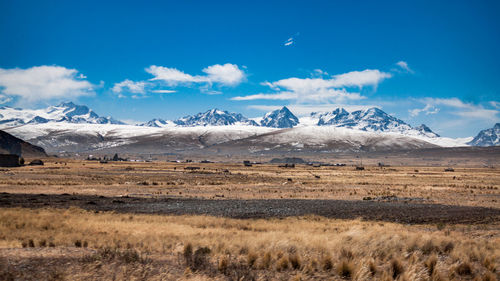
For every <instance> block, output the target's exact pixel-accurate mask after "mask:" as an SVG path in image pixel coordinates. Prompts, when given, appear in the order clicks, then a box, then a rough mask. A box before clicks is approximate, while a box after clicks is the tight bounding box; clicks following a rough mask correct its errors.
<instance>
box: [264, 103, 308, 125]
mask: <svg viewBox="0 0 500 281" xmlns="http://www.w3.org/2000/svg"><path fill="white" fill-rule="evenodd" d="M260 124H261V126H263V127H271V128H293V127H294V126H296V125H297V124H299V119H298V118H297V117H296V116H295V115H293V113H292V112H291V111H290V110H289V109H288V108H287V107H286V106H283V107H282V108H281V109H277V110H274V111H271V112H269V113H267V114H266V115H265V116H264V118H263V119H262V120H261V121H260Z"/></svg>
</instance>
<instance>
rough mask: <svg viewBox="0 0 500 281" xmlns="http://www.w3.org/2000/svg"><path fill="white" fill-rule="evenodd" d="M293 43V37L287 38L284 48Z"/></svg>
mask: <svg viewBox="0 0 500 281" xmlns="http://www.w3.org/2000/svg"><path fill="white" fill-rule="evenodd" d="M293 43H294V40H293V37H290V38H288V39H287V40H286V41H285V43H283V45H284V46H290V45H292V44H293Z"/></svg>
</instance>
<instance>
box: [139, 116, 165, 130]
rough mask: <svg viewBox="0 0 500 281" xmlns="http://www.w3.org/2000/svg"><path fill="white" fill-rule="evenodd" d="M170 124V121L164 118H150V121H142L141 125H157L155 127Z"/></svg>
mask: <svg viewBox="0 0 500 281" xmlns="http://www.w3.org/2000/svg"><path fill="white" fill-rule="evenodd" d="M167 125H168V121H165V120H163V119H159V118H155V119H152V120H149V121H148V122H145V123H141V124H139V126H143V127H155V128H162V127H165V126H167Z"/></svg>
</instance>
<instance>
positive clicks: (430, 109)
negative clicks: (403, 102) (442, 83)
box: [408, 104, 439, 117]
mask: <svg viewBox="0 0 500 281" xmlns="http://www.w3.org/2000/svg"><path fill="white" fill-rule="evenodd" d="M408 112H409V113H410V116H411V117H416V116H418V115H419V114H420V113H422V112H424V113H425V115H431V114H436V113H438V112H439V108H437V107H435V106H434V105H432V104H426V105H425V106H424V107H423V108H415V109H411V110H408Z"/></svg>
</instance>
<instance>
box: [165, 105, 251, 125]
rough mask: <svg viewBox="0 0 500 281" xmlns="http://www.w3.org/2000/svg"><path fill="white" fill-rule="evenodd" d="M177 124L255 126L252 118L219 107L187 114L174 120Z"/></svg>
mask: <svg viewBox="0 0 500 281" xmlns="http://www.w3.org/2000/svg"><path fill="white" fill-rule="evenodd" d="M174 123H175V124H177V125H179V126H187V127H194V126H227V125H236V124H241V125H250V126H257V123H256V122H255V121H253V120H249V119H248V118H246V117H244V116H243V115H241V114H239V113H231V112H228V111H223V110H219V109H211V110H208V111H206V112H203V113H201V112H200V113H198V114H196V115H188V116H185V117H183V118H180V119H178V120H175V121H174Z"/></svg>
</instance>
